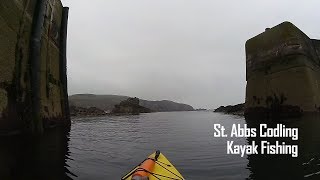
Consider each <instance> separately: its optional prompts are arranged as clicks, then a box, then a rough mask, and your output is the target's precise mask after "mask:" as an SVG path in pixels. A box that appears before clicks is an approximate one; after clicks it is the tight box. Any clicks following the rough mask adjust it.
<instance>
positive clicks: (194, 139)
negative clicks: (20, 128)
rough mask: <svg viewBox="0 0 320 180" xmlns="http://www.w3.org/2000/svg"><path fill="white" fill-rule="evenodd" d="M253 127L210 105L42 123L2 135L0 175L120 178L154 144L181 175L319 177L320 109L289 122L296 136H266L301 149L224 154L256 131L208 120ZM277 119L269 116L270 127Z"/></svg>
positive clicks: (208, 179) (206, 177) (253, 122)
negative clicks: (46, 126) (33, 136)
mask: <svg viewBox="0 0 320 180" xmlns="http://www.w3.org/2000/svg"><path fill="white" fill-rule="evenodd" d="M215 123H219V124H221V125H223V126H225V127H226V134H228V135H230V130H231V127H232V125H233V124H240V125H244V124H245V123H246V124H247V125H248V127H257V126H258V125H259V123H260V121H259V120H251V121H246V120H245V119H244V118H243V117H239V116H232V115H224V114H219V113H213V112H162V113H150V114H140V115H134V116H107V117H90V118H77V119H73V123H72V128H71V130H70V132H65V133H62V132H63V131H62V130H61V129H59V128H56V129H52V130H50V131H48V132H47V133H46V134H45V135H44V136H43V137H41V138H38V139H37V141H36V142H35V143H32V141H30V140H28V138H20V137H2V138H1V141H0V159H1V161H0V167H1V168H0V179H8V177H13V178H18V179H19V178H20V179H81V180H82V179H120V178H121V176H122V175H124V174H125V173H127V172H128V171H129V170H130V169H132V168H133V167H134V166H135V165H137V164H138V163H140V162H141V161H142V160H143V159H145V158H146V157H147V156H148V155H149V154H151V153H152V152H153V151H155V150H157V149H159V150H161V152H162V153H163V154H164V155H166V156H167V158H168V159H169V160H170V161H171V162H172V163H173V164H174V165H175V166H176V168H177V169H178V170H179V171H180V172H181V174H182V175H183V176H184V177H185V178H186V179H201V180H211V179H319V178H320V177H319V174H320V173H319V172H320V166H319V164H320V132H319V129H320V117H319V116H306V117H303V118H301V119H295V120H293V121H289V122H283V124H286V127H298V128H299V139H298V140H297V141H292V140H290V138H284V139H278V138H268V140H269V141H270V142H274V141H275V140H279V141H282V140H283V141H286V144H298V145H299V156H298V157H297V158H293V157H291V155H260V154H259V155H245V156H244V157H240V155H229V154H227V141H228V140H233V141H234V144H240V145H245V144H248V143H251V142H252V141H256V142H257V144H259V141H261V140H264V139H262V138H245V137H243V138H234V137H233V138H232V137H226V138H217V137H214V136H213V132H214V131H213V124H215ZM276 124H277V123H268V126H270V127H272V126H274V127H276Z"/></svg>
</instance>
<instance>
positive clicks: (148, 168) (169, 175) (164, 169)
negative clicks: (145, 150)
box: [121, 151, 184, 180]
mask: <svg viewBox="0 0 320 180" xmlns="http://www.w3.org/2000/svg"><path fill="white" fill-rule="evenodd" d="M159 179H161V180H169V179H171V180H184V178H183V177H182V175H181V174H180V173H179V171H178V170H177V169H176V168H175V167H174V166H173V165H172V164H171V163H170V161H169V160H168V159H167V158H166V157H165V156H164V155H163V154H162V153H160V151H156V152H154V153H152V154H151V155H150V156H149V157H148V158H147V159H145V160H144V161H142V162H141V163H140V164H139V165H138V166H136V167H135V168H133V169H132V170H131V171H130V172H129V173H127V174H126V175H124V176H123V177H122V178H121V180H159Z"/></svg>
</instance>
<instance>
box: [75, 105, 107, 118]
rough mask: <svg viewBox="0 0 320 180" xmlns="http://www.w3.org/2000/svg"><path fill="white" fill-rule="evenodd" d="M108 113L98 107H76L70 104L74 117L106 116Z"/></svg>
mask: <svg viewBox="0 0 320 180" xmlns="http://www.w3.org/2000/svg"><path fill="white" fill-rule="evenodd" d="M106 114H107V113H106V112H105V111H103V110H101V109H99V108H96V107H89V108H83V107H76V106H70V115H71V116H73V117H75V116H76V117H84V116H104V115H106Z"/></svg>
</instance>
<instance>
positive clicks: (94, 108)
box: [69, 94, 194, 116]
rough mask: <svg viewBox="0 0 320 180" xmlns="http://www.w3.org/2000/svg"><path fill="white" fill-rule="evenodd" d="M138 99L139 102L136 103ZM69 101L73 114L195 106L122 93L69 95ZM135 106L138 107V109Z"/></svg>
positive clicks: (131, 111)
mask: <svg viewBox="0 0 320 180" xmlns="http://www.w3.org/2000/svg"><path fill="white" fill-rule="evenodd" d="M136 101H137V102H138V104H137V103H135V102H136ZM131 102H132V103H131ZM69 103H70V114H71V115H72V116H91V115H92V116H95V115H105V114H110V113H113V114H122V113H123V114H136V113H137V112H140V113H145V112H149V111H150V112H171V111H194V108H193V107H192V106H190V105H188V104H183V103H177V102H173V101H169V100H161V101H149V100H144V99H138V98H137V99H135V98H131V97H129V96H121V95H96V94H75V95H71V96H69ZM128 104H130V106H127V105H128ZM133 105H134V106H133ZM125 106H126V107H125ZM138 106H139V107H138ZM129 107H130V108H129ZM133 107H136V108H137V109H136V108H133ZM72 110H75V111H72ZM78 110H80V111H78Z"/></svg>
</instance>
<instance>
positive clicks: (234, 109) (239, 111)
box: [214, 103, 244, 115]
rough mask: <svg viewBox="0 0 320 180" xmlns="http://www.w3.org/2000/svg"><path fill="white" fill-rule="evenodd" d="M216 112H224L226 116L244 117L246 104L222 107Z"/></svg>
mask: <svg viewBox="0 0 320 180" xmlns="http://www.w3.org/2000/svg"><path fill="white" fill-rule="evenodd" d="M214 112H222V113H226V114H234V115H244V103H241V104H237V105H228V106H220V107H218V108H217V109H215V110H214Z"/></svg>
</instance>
